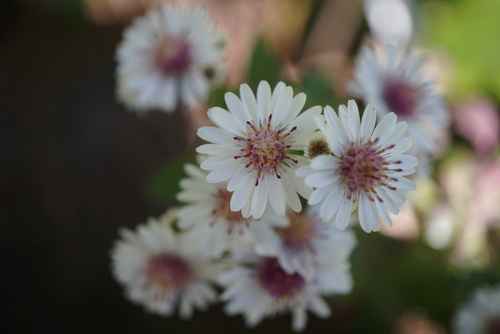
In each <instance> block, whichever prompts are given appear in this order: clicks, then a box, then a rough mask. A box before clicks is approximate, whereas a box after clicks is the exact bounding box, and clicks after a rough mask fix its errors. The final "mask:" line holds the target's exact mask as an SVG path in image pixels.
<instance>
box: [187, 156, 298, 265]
mask: <svg viewBox="0 0 500 334" xmlns="http://www.w3.org/2000/svg"><path fill="white" fill-rule="evenodd" d="M185 170H186V173H187V175H188V176H189V178H187V179H183V180H181V182H180V185H181V188H182V191H181V192H180V193H179V194H178V195H177V198H178V199H179V200H181V201H184V202H186V203H188V205H186V206H185V207H184V208H182V209H179V214H178V215H179V226H180V227H181V228H183V229H186V228H191V227H194V230H193V231H192V232H191V233H194V234H196V235H198V237H197V238H198V240H199V243H200V247H202V249H205V250H206V251H207V252H208V253H210V254H211V255H213V256H220V255H222V253H223V252H224V251H226V250H231V249H232V248H234V247H237V246H238V244H239V243H240V242H241V239H242V238H252V237H253V236H258V235H268V234H269V233H272V232H271V229H272V227H284V226H286V225H287V224H288V220H287V219H286V218H285V217H278V216H277V215H276V214H274V212H272V210H267V212H265V213H264V215H263V216H262V217H261V219H260V220H256V219H254V218H252V217H249V218H244V217H243V216H242V215H241V212H240V211H236V212H235V211H231V209H230V207H229V203H230V200H231V197H232V193H231V192H229V191H227V190H226V187H227V182H222V183H208V182H207V180H206V177H207V174H206V173H205V172H204V171H201V170H200V169H199V168H197V167H195V166H194V165H189V164H188V165H186V166H185Z"/></svg>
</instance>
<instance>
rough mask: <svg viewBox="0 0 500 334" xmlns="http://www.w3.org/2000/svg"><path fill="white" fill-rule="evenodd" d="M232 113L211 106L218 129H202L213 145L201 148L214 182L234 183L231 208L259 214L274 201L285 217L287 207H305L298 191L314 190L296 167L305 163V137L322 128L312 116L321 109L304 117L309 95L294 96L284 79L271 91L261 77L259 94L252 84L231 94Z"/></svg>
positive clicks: (200, 132)
mask: <svg viewBox="0 0 500 334" xmlns="http://www.w3.org/2000/svg"><path fill="white" fill-rule="evenodd" d="M225 99H226V104H227V106H228V109H229V112H228V111H226V110H224V109H222V108H218V107H215V108H211V109H210V110H209V111H208V116H209V117H210V119H211V120H212V121H213V122H214V123H215V124H216V125H217V127H202V128H200V129H199V130H198V136H199V137H200V138H202V139H204V140H206V141H208V142H210V143H212V144H205V145H202V146H200V147H198V149H197V152H199V153H203V154H208V155H210V156H211V157H209V158H208V159H207V160H205V161H203V162H202V163H201V168H202V169H204V170H208V171H211V172H210V173H209V174H208V176H207V181H208V182H210V183H218V182H223V181H229V182H228V185H227V190H228V191H231V192H234V193H233V196H232V198H231V210H232V211H240V210H241V213H242V215H243V217H249V216H250V215H251V216H252V217H254V218H260V217H261V216H262V214H263V213H264V210H265V209H266V207H267V204H268V203H270V204H271V207H272V208H273V209H274V211H275V212H276V214H278V216H284V215H285V212H286V205H288V206H289V207H290V208H292V210H294V211H300V210H301V209H302V205H301V203H300V199H299V196H298V195H297V193H299V194H300V195H301V196H303V197H305V198H308V197H309V195H310V193H311V191H312V190H311V189H310V188H309V187H307V186H305V185H304V182H303V180H302V179H300V178H298V177H297V176H296V175H295V169H297V168H298V167H299V166H301V165H303V164H305V163H306V161H307V159H305V158H304V157H302V156H301V155H300V154H299V152H297V151H303V150H304V145H305V140H306V139H307V138H308V137H309V136H310V135H311V134H312V133H313V132H314V131H315V130H316V129H317V127H316V125H315V124H314V122H313V120H312V118H313V116H314V115H319V114H320V112H321V107H313V108H310V109H308V110H306V111H304V112H302V113H301V114H300V115H299V113H300V112H301V110H302V108H303V107H304V103H305V101H306V96H305V94H303V93H300V94H298V95H296V96H295V97H294V96H293V90H292V87H289V86H286V85H285V84H284V83H282V82H281V83H279V84H278V85H277V86H276V88H275V89H274V91H273V92H272V93H271V88H270V87H269V84H268V83H267V82H265V81H262V82H261V83H260V84H259V87H258V89H257V97H255V95H254V94H253V92H252V91H251V90H250V88H249V87H248V85H246V84H243V85H241V86H240V98H238V97H237V96H236V95H235V94H233V93H226V95H225Z"/></svg>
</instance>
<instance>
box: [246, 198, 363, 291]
mask: <svg viewBox="0 0 500 334" xmlns="http://www.w3.org/2000/svg"><path fill="white" fill-rule="evenodd" d="M318 211H319V207H318V206H315V207H309V208H308V210H307V212H302V213H295V212H292V213H290V214H289V219H290V225H289V226H287V227H282V228H277V229H276V230H274V231H273V230H271V231H270V233H269V232H268V233H261V234H259V235H257V236H256V246H255V251H256V252H257V254H259V255H261V256H271V257H275V258H276V259H277V260H278V262H279V264H280V265H281V267H282V268H283V269H284V270H285V271H286V272H287V273H289V274H291V273H299V274H300V275H301V276H302V277H304V278H305V279H307V280H311V279H312V278H313V277H315V276H316V268H317V267H318V263H319V262H318V261H321V259H324V258H325V254H328V258H327V260H328V261H329V262H330V263H331V266H330V267H331V268H332V269H333V270H335V272H332V273H330V275H329V276H330V277H335V279H334V281H335V283H334V284H335V286H336V289H337V290H336V291H332V292H339V291H347V290H350V288H351V279H350V276H349V273H348V269H349V264H348V261H347V259H348V257H349V256H350V254H351V251H352V249H353V248H354V246H355V244H356V238H355V236H354V233H352V231H344V232H341V231H337V230H336V229H335V227H334V226H333V225H332V224H325V223H323V222H322V221H321V217H320V216H319V212H318Z"/></svg>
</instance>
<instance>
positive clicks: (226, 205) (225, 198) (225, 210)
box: [212, 189, 248, 233]
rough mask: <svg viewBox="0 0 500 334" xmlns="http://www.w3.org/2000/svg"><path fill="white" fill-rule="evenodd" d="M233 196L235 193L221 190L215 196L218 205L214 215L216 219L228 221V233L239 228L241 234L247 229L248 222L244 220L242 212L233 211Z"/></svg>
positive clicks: (213, 212)
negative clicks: (231, 205) (231, 204)
mask: <svg viewBox="0 0 500 334" xmlns="http://www.w3.org/2000/svg"><path fill="white" fill-rule="evenodd" d="M232 195H233V193H231V192H229V191H227V190H225V189H219V191H218V192H217V194H215V197H216V205H215V209H214V210H213V211H212V214H213V215H214V216H215V217H218V218H223V219H225V220H226V221H227V223H228V224H229V226H228V233H231V232H232V231H233V229H234V228H237V229H238V230H239V232H243V228H244V227H246V225H247V224H248V221H247V220H246V219H245V218H243V216H242V215H241V211H231V207H230V202H231V196H232ZM215 221H216V220H214V222H215Z"/></svg>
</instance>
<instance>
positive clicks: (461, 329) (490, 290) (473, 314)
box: [453, 286, 500, 334]
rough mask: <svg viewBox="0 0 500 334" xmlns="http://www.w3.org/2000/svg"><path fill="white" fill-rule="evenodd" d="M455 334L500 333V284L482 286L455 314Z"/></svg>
mask: <svg viewBox="0 0 500 334" xmlns="http://www.w3.org/2000/svg"><path fill="white" fill-rule="evenodd" d="M453 328H454V331H453V333H455V334H472V333H474V334H495V333H500V286H495V287H481V288H479V289H477V290H476V291H475V292H474V295H473V297H472V298H471V300H469V301H468V302H467V303H466V304H465V305H463V306H462V307H461V308H460V310H458V312H457V313H456V314H455V318H454V319H453Z"/></svg>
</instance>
